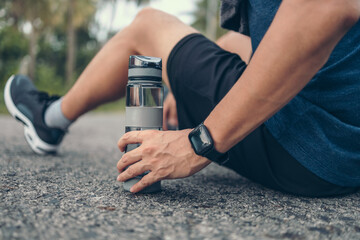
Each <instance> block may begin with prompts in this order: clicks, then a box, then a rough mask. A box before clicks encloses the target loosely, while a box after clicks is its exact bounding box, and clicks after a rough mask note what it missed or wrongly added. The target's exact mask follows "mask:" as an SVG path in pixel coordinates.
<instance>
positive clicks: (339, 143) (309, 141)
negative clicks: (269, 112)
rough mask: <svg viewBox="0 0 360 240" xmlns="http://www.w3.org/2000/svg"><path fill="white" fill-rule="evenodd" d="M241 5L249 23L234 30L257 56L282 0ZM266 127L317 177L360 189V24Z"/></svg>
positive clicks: (262, 0)
mask: <svg viewBox="0 0 360 240" xmlns="http://www.w3.org/2000/svg"><path fill="white" fill-rule="evenodd" d="M224 2H225V0H224ZM224 2H223V4H224ZM232 2H234V1H232ZM239 2H241V5H242V7H244V6H245V8H247V12H246V13H245V15H244V13H241V11H239V13H240V14H243V15H242V16H241V17H240V19H241V18H247V21H244V20H243V19H242V20H241V25H242V26H240V27H239V26H237V27H239V28H236V29H240V30H241V31H242V32H243V33H246V34H248V35H250V37H251V42H252V47H253V51H254V52H255V51H256V48H257V47H258V45H259V43H260V41H261V39H262V38H263V36H264V34H265V33H266V31H267V29H268V28H269V26H270V24H271V22H272V20H273V18H274V16H275V14H276V12H277V10H278V7H279V5H280V3H281V1H279V0H248V1H246V0H242V1H241V0H240V1H239ZM225 7H228V8H231V7H234V6H225ZM225 10H226V9H225ZM229 12H230V13H232V14H233V13H234V11H232V12H231V11H229ZM235 12H236V11H235ZM230 17H233V16H230ZM237 19H239V16H238V17H237ZM230 20H231V19H230ZM232 21H234V19H232ZM229 22H231V21H228V22H227V24H229ZM244 23H245V26H244ZM223 25H224V24H223ZM232 27H233V26H232ZM233 29H234V28H233ZM304 34H306V33H304ZM274 51H276V49H274ZM284 81H286V80H284ZM265 125H266V126H267V128H268V129H269V131H270V132H271V133H272V134H273V136H274V137H275V138H276V139H277V140H278V141H279V143H280V144H281V145H282V146H283V147H284V148H285V149H286V150H287V151H288V152H289V153H290V154H291V155H292V156H293V157H294V158H295V159H296V160H298V161H299V162H300V163H301V164H302V165H303V166H305V167H306V168H307V169H309V170H310V171H312V172H313V173H315V174H316V175H318V176H319V177H321V178H323V179H325V180H327V181H329V182H331V183H334V184H337V185H340V186H360V21H358V22H357V23H356V24H355V26H353V27H352V28H351V29H350V31H349V32H348V33H347V34H346V35H345V36H344V37H343V39H342V40H341V41H340V42H339V43H338V44H337V46H336V47H335V49H334V50H333V52H332V53H331V56H330V58H329V59H328V61H327V62H326V64H325V65H324V66H323V67H322V68H321V70H320V71H319V72H318V73H317V74H316V75H315V76H314V77H313V78H312V79H311V81H310V82H309V83H308V84H307V85H306V87H305V88H304V89H303V90H302V91H301V92H300V93H299V94H298V95H297V96H296V97H295V98H294V99H292V100H291V101H290V102H289V103H288V104H287V105H286V106H285V107H283V108H282V109H281V110H280V111H279V112H278V113H276V114H275V115H274V116H273V117H272V118H270V119H269V120H268V121H266V122H265Z"/></svg>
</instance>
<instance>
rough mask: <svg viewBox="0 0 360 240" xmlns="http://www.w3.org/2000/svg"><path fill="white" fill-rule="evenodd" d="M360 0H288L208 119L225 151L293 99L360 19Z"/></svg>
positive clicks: (211, 129) (214, 134) (212, 132)
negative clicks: (248, 62) (234, 82)
mask: <svg viewBox="0 0 360 240" xmlns="http://www.w3.org/2000/svg"><path fill="white" fill-rule="evenodd" d="M359 12H360V1H359V0H341V1H339V0H284V1H283V2H282V4H281V6H280V8H279V10H278V12H277V14H276V16H275V18H274V20H273V22H272V24H271V26H270V27H269V30H268V31H267V33H266V34H265V36H264V38H263V40H262V41H261V43H260V44H259V47H258V49H257V50H256V52H255V53H254V56H253V58H252V60H251V62H250V64H249V65H248V67H247V69H246V70H245V71H244V73H243V74H242V76H241V77H240V79H239V80H238V82H237V83H236V84H235V85H234V87H233V88H232V89H231V90H230V91H229V93H228V94H227V95H226V96H225V97H224V99H223V100H222V101H221V102H220V103H219V104H218V105H217V107H216V108H215V109H214V110H213V111H212V112H211V114H210V115H209V116H208V118H207V119H206V121H205V125H206V126H207V127H208V129H209V131H210V132H211V135H212V137H213V138H214V141H215V148H216V149H217V150H218V151H220V152H226V151H227V150H229V149H230V148H231V147H232V146H234V145H235V144H236V143H238V142H239V141H241V140H242V139H243V138H244V137H245V136H247V135H248V134H249V133H250V132H251V131H253V130H254V129H255V128H256V127H258V126H259V125H260V124H262V123H263V122H264V121H266V120H267V119H268V118H270V117H271V116H272V115H273V114H275V113H276V112H277V111H278V110H280V109H281V108H282V107H283V106H284V105H285V104H286V103H288V102H289V101H290V100H291V99H292V98H293V97H294V96H295V95H296V94H297V93H299V92H300V91H301V89H303V88H304V86H305V85H306V84H307V83H308V82H309V81H310V80H311V78H312V77H313V76H314V75H315V74H316V72H317V71H318V70H319V69H320V68H321V67H322V66H323V65H324V64H325V62H326V61H327V59H328V57H329V55H330V53H331V52H332V50H333V49H334V47H335V45H336V44H337V43H338V42H339V41H340V39H341V38H342V37H343V36H344V35H345V33H346V32H347V31H348V30H349V29H350V28H351V26H353V25H354V24H355V23H356V22H357V21H358V20H359V14H360V13H359Z"/></svg>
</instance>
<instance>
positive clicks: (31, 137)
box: [4, 75, 59, 155]
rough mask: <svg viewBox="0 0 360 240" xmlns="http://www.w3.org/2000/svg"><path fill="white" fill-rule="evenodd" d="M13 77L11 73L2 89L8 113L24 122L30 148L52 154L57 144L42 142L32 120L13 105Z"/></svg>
mask: <svg viewBox="0 0 360 240" xmlns="http://www.w3.org/2000/svg"><path fill="white" fill-rule="evenodd" d="M14 79H15V76H14V75H12V76H11V77H10V78H9V80H8V81H7V82H6V85H5V89H4V98H5V105H6V108H7V109H8V111H9V113H10V114H11V115H12V116H13V117H14V118H15V119H16V120H18V121H20V122H22V123H23V124H24V135H25V139H26V141H27V143H28V144H29V146H30V148H31V149H32V150H33V151H34V152H35V153H37V154H39V155H45V154H54V153H56V152H57V150H58V148H59V145H52V144H48V143H46V142H44V141H43V140H41V139H40V137H39V136H38V135H37V133H36V130H35V128H34V125H33V124H32V122H31V121H30V120H29V119H28V118H27V117H26V116H25V115H24V114H22V113H21V112H20V111H19V110H18V109H17V108H16V106H15V104H14V102H13V100H12V98H11V94H10V86H11V83H12V81H13V80H14Z"/></svg>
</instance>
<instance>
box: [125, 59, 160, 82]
mask: <svg viewBox="0 0 360 240" xmlns="http://www.w3.org/2000/svg"><path fill="white" fill-rule="evenodd" d="M161 72H162V60H161V58H157V57H147V56H137V55H131V56H130V58H129V72H128V74H129V75H128V76H129V80H131V81H136V80H145V79H149V80H150V79H151V81H160V82H161Z"/></svg>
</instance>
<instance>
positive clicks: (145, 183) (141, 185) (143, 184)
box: [130, 172, 161, 193]
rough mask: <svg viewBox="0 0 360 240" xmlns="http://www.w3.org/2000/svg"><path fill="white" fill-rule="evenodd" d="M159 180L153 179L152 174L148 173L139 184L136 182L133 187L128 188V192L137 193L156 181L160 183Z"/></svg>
mask: <svg viewBox="0 0 360 240" xmlns="http://www.w3.org/2000/svg"><path fill="white" fill-rule="evenodd" d="M160 180H161V179H157V178H155V176H154V174H152V173H151V172H149V173H148V174H146V175H145V176H144V177H143V178H142V179H141V180H140V181H139V182H137V183H136V184H135V185H134V186H132V187H131V188H130V192H132V193H137V192H139V191H141V190H143V189H144V188H146V187H148V186H150V185H151V184H153V183H155V182H157V181H160Z"/></svg>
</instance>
